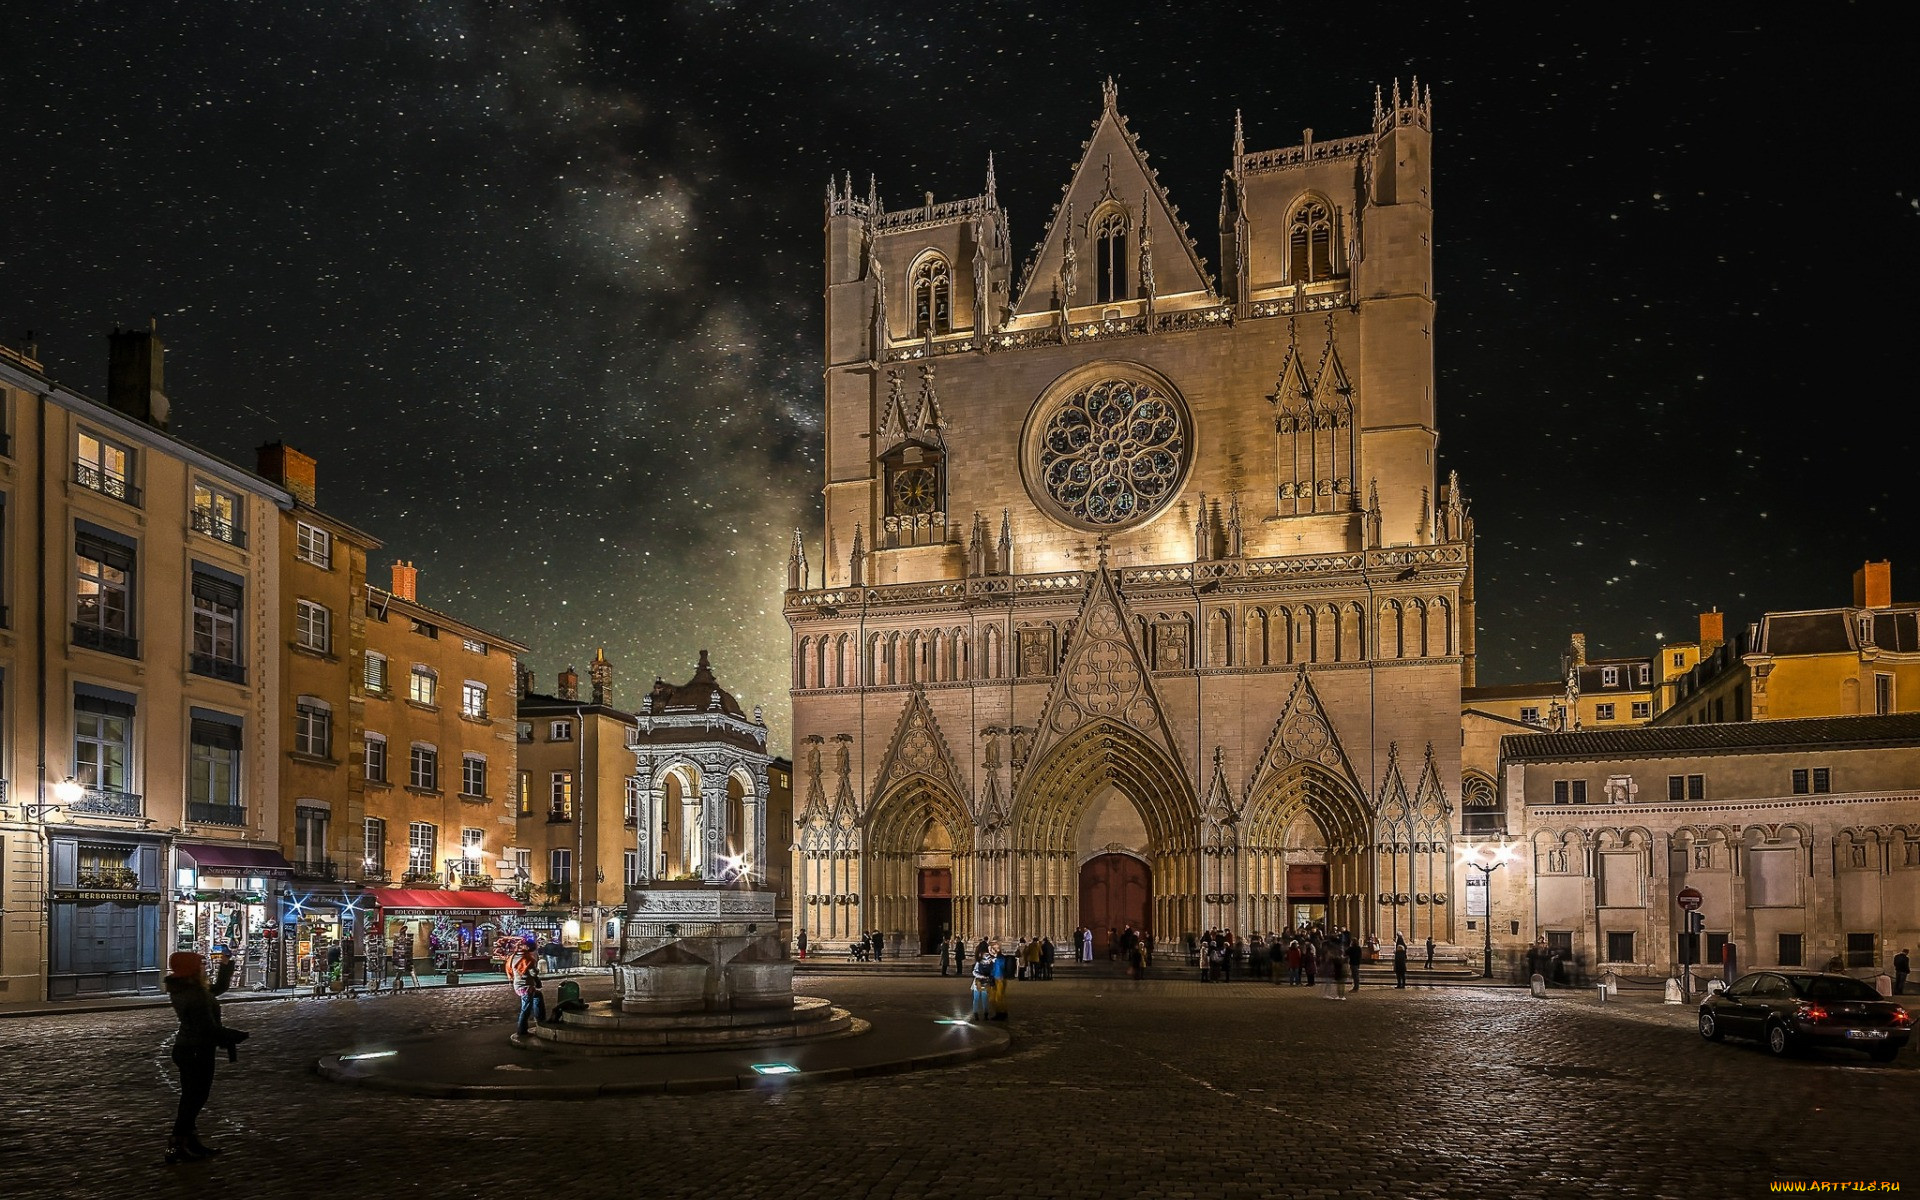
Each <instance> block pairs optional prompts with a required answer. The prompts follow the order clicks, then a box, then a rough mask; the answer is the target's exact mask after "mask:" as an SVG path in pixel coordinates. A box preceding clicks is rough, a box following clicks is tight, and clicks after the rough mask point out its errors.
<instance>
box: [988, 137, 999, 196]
mask: <svg viewBox="0 0 1920 1200" xmlns="http://www.w3.org/2000/svg"><path fill="white" fill-rule="evenodd" d="M999 203H1000V197H999V194H998V191H997V189H996V188H995V186H994V182H993V151H991V150H989V151H987V207H989V208H993V207H995V206H997V205H998V204H999Z"/></svg>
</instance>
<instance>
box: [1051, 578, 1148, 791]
mask: <svg viewBox="0 0 1920 1200" xmlns="http://www.w3.org/2000/svg"><path fill="white" fill-rule="evenodd" d="M1090 574H1091V576H1092V577H1091V579H1089V580H1088V583H1087V595H1086V598H1085V599H1084V600H1082V601H1081V603H1080V613H1079V615H1078V616H1077V617H1076V618H1075V619H1074V624H1073V631H1072V633H1071V634H1070V635H1069V640H1068V642H1067V657H1066V661H1065V662H1063V663H1061V664H1060V671H1059V673H1058V674H1057V675H1055V676H1054V678H1053V687H1052V688H1051V689H1049V691H1048V693H1047V703H1046V707H1045V708H1043V709H1042V710H1041V713H1040V725H1039V729H1038V731H1037V732H1036V734H1035V737H1034V745H1033V752H1032V754H1031V755H1030V756H1029V757H1028V761H1029V762H1039V761H1040V759H1041V757H1042V756H1043V755H1044V754H1045V753H1046V751H1047V750H1049V749H1050V748H1052V747H1053V746H1054V745H1055V744H1056V743H1058V742H1059V741H1061V740H1062V739H1064V738H1065V737H1066V736H1067V735H1068V734H1071V733H1072V732H1073V731H1074V730H1076V729H1079V728H1080V727H1081V726H1082V725H1085V724H1087V723H1089V722H1091V721H1100V720H1106V721H1113V722H1115V723H1116V724H1119V725H1123V726H1126V727H1127V728H1130V729H1134V730H1137V731H1138V732H1140V733H1143V734H1145V735H1147V737H1148V738H1149V740H1151V741H1153V742H1154V743H1155V744H1156V745H1158V746H1159V747H1160V748H1161V749H1162V750H1165V751H1166V752H1167V753H1168V755H1170V756H1171V758H1172V761H1174V762H1175V763H1178V762H1179V761H1180V751H1179V748H1178V746H1177V744H1176V743H1175V742H1174V740H1173V736H1172V734H1171V733H1170V732H1169V731H1168V729H1167V725H1166V715H1165V712H1164V710H1163V709H1162V708H1161V706H1160V699H1159V697H1158V696H1157V695H1155V694H1154V690H1153V678H1152V676H1151V675H1150V674H1149V673H1148V671H1147V660H1146V656H1145V655H1143V654H1142V653H1140V647H1139V645H1138V644H1137V643H1136V642H1135V641H1134V637H1133V626H1132V623H1131V622H1129V621H1128V619H1127V611H1126V608H1125V607H1124V606H1123V605H1122V604H1121V603H1120V593H1119V592H1118V591H1117V590H1115V588H1114V583H1113V578H1112V575H1111V573H1110V572H1108V570H1107V555H1106V550H1105V548H1104V547H1103V548H1102V549H1101V552H1100V564H1099V566H1098V567H1097V568H1096V569H1095V570H1094V571H1092V572H1091V573H1090Z"/></svg>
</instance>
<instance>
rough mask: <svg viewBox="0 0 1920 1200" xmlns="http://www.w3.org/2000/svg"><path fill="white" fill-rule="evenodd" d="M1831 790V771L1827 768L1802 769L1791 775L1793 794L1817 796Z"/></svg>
mask: <svg viewBox="0 0 1920 1200" xmlns="http://www.w3.org/2000/svg"><path fill="white" fill-rule="evenodd" d="M1832 790H1833V771H1832V770H1831V769H1830V768H1827V767H1813V768H1811V769H1808V768H1805V767H1802V768H1799V769H1797V770H1795V771H1794V773H1793V794H1794V795H1796V796H1807V795H1819V794H1824V793H1826V792H1830V791H1832Z"/></svg>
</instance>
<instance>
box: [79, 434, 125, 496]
mask: <svg viewBox="0 0 1920 1200" xmlns="http://www.w3.org/2000/svg"><path fill="white" fill-rule="evenodd" d="M73 480H74V482H75V483H77V484H79V485H80V486H81V487H83V488H88V489H90V490H92V491H96V492H99V493H100V494H101V495H103V496H112V497H113V498H114V499H115V500H124V501H126V502H127V503H128V504H134V505H137V504H139V503H140V489H139V488H137V487H134V486H133V451H131V450H128V449H127V448H126V447H125V446H120V445H117V444H115V443H113V442H110V441H108V440H107V439H105V438H103V437H101V436H100V435H98V434H94V433H85V432H82V433H81V434H80V438H79V452H78V454H77V455H76V457H75V461H74V465H73Z"/></svg>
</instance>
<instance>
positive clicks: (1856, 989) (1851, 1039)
mask: <svg viewBox="0 0 1920 1200" xmlns="http://www.w3.org/2000/svg"><path fill="white" fill-rule="evenodd" d="M1912 1033H1913V1017H1912V1015H1911V1014H1909V1013H1908V1012H1907V1010H1906V1009H1904V1008H1901V1007H1900V1006H1899V1005H1898V1004H1895V1003H1894V1002H1893V1001H1891V1000H1888V999H1887V998H1885V997H1884V996H1882V995H1881V994H1880V993H1879V992H1877V991H1875V990H1874V989H1873V985H1871V984H1867V983H1862V982H1861V981H1860V980H1858V979H1854V978H1852V977H1851V976H1848V975H1828V974H1823V973H1821V972H1819V971H1755V972H1753V973H1752V974H1751V975H1743V976H1741V977H1740V978H1739V979H1738V980H1736V981H1735V982H1734V985H1733V986H1732V987H1730V988H1728V989H1727V990H1726V991H1724V992H1719V993H1716V994H1714V995H1712V996H1709V997H1707V999H1706V1001H1705V1002H1704V1003H1702V1004H1701V1005H1700V1036H1701V1037H1703V1038H1706V1039H1707V1040H1708V1041H1710V1042H1717V1041H1719V1040H1720V1039H1721V1038H1723V1037H1727V1036H1733V1037H1749V1038H1758V1039H1759V1040H1760V1041H1761V1042H1763V1043H1765V1045H1766V1047H1767V1049H1768V1051H1770V1052H1771V1053H1773V1054H1776V1055H1782V1054H1790V1053H1792V1052H1793V1051H1794V1050H1795V1049H1796V1048H1798V1047H1801V1046H1840V1047H1844V1048H1846V1049H1849V1050H1864V1051H1866V1053H1867V1055H1868V1056H1869V1057H1871V1058H1872V1059H1873V1060H1874V1061H1875V1062H1891V1061H1893V1056H1894V1055H1896V1054H1898V1053H1900V1047H1902V1046H1904V1045H1906V1044H1907V1039H1908V1038H1909V1037H1910V1036H1912Z"/></svg>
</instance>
